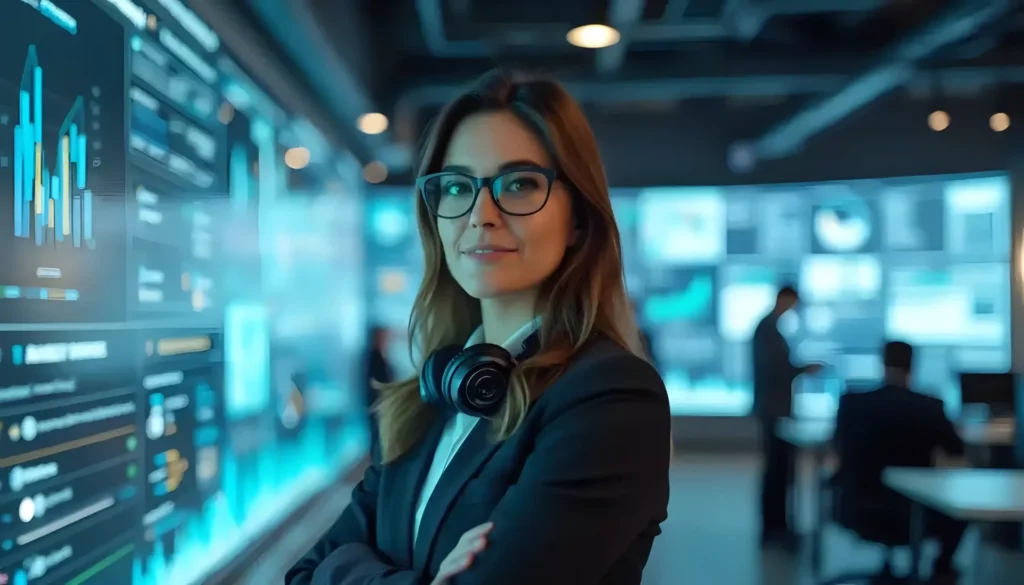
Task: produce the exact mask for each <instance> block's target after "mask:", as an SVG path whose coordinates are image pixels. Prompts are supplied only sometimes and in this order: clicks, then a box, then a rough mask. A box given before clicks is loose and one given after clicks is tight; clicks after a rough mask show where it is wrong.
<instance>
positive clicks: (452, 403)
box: [420, 332, 540, 418]
mask: <svg viewBox="0 0 1024 585" xmlns="http://www.w3.org/2000/svg"><path fill="white" fill-rule="evenodd" d="M539 349H540V334H539V333H538V332H534V333H531V334H530V336H529V337H527V338H526V339H525V340H524V341H523V345H522V351H521V352H520V353H519V354H518V355H517V356H513V355H512V354H511V353H510V352H509V351H508V350H507V349H505V348H504V347H502V346H500V345H495V344H493V343H478V344H475V345H471V346H469V347H466V348H463V347H460V346H457V345H449V346H447V347H442V348H441V349H439V350H437V351H435V352H434V353H432V354H430V356H429V357H428V358H427V361H425V362H423V369H422V370H420V399H422V400H423V402H426V403H427V404H433V405H435V406H440V407H442V408H445V409H448V410H454V411H455V412H461V413H463V414H468V415H470V416H475V417H481V418H488V417H491V416H494V415H495V414H497V412H498V410H499V409H500V408H501V405H502V403H503V402H504V401H505V395H506V394H508V382H509V378H510V377H511V375H512V370H513V369H514V368H515V367H516V365H518V363H519V362H520V361H523V360H525V359H527V358H529V357H530V356H532V355H535V354H536V353H537V351H538V350H539Z"/></svg>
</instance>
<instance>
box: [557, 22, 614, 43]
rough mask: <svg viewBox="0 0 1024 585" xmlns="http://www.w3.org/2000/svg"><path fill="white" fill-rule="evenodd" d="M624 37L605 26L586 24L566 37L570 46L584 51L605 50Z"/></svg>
mask: <svg viewBox="0 0 1024 585" xmlns="http://www.w3.org/2000/svg"><path fill="white" fill-rule="evenodd" d="M621 38H622V35H621V34H619V31H617V30H615V29H614V28H612V27H610V26H606V25H603V24H586V25H583V26H578V27H576V28H574V29H572V30H571V31H569V34H567V35H565V40H567V41H569V44H571V45H575V46H577V47H583V48H584V49H603V48H605V47H610V46H612V45H614V44H615V43H617V42H619V39H621Z"/></svg>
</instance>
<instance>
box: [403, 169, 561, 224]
mask: <svg viewBox="0 0 1024 585" xmlns="http://www.w3.org/2000/svg"><path fill="white" fill-rule="evenodd" d="M474 183H475V181H474V179H473V178H472V177H469V176H467V175H463V174H460V173H442V174H440V175H435V176H433V177H430V178H429V179H427V181H426V182H425V183H424V184H423V191H424V195H425V196H426V200H427V203H428V204H429V205H430V207H431V209H433V210H434V213H436V214H437V215H438V216H439V217H444V218H456V217H462V216H463V215H465V214H467V213H469V211H470V208H471V207H472V206H473V201H474V199H475V197H474V196H475V195H476V186H475V184H474ZM550 187H551V185H550V181H549V180H548V178H547V177H546V176H545V175H544V174H543V173H540V172H537V171H511V172H508V173H505V174H502V175H499V176H497V177H494V180H493V181H492V182H491V190H492V193H493V197H494V200H495V202H496V203H497V204H498V208H499V209H501V210H502V211H504V212H505V213H508V214H510V215H530V214H531V213H536V212H537V211H538V210H540V208H541V207H543V206H544V202H545V201H546V200H547V197H548V190H549V189H550Z"/></svg>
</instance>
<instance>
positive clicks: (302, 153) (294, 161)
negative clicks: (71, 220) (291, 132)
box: [284, 146, 310, 170]
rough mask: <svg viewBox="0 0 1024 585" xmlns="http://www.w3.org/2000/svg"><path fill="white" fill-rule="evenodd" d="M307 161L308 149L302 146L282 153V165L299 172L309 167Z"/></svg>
mask: <svg viewBox="0 0 1024 585" xmlns="http://www.w3.org/2000/svg"><path fill="white" fill-rule="evenodd" d="M309 159H310V155H309V149H308V148H306V147H304V146H296V147H295V148H289V149H288V150H286V151H285V152H284V164H286V165H288V168H290V169H295V170H300V169H304V168H306V167H307V166H308V165H309Z"/></svg>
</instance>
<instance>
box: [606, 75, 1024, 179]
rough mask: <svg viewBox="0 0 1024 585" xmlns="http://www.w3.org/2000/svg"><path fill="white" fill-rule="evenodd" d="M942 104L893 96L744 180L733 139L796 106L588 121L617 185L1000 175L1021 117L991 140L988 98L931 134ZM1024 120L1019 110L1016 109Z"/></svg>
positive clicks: (1022, 131) (966, 103)
mask: <svg viewBox="0 0 1024 585" xmlns="http://www.w3.org/2000/svg"><path fill="white" fill-rule="evenodd" d="M939 106H940V104H937V103H935V102H930V101H926V100H909V99H906V98H905V97H903V96H899V95H893V96H889V97H887V98H885V99H882V100H879V101H878V102H876V103H873V104H871V105H870V106H869V107H867V108H865V109H863V110H860V111H858V112H855V113H853V114H852V115H850V116H849V117H848V118H846V119H845V120H843V121H842V122H840V123H839V124H837V125H836V126H833V127H832V128H829V129H827V130H825V131H824V132H822V133H821V134H819V135H817V136H815V137H814V138H812V139H811V140H810V141H808V142H807V144H806V145H805V147H804V148H803V149H802V151H801V152H799V153H798V154H797V155H795V156H792V157H789V158H785V159H781V160H774V161H772V160H768V161H761V162H759V163H758V164H757V165H756V166H755V168H754V169H753V170H752V171H751V172H749V173H745V174H741V173H735V172H733V171H731V170H730V169H729V166H728V163H727V158H728V157H727V152H728V148H729V145H730V144H732V143H733V142H734V141H735V140H740V139H749V138H751V137H755V136H758V135H760V133H761V132H763V131H765V130H766V129H767V128H768V127H770V125H771V124H772V123H773V122H774V121H775V120H778V119H780V117H782V116H784V115H785V113H787V110H792V109H794V107H793V106H791V105H788V104H782V105H774V106H771V105H766V106H762V107H757V106H751V107H745V108H735V107H734V108H729V107H727V106H723V105H722V104H721V103H719V104H700V105H695V106H694V107H691V108H687V107H685V106H683V107H682V108H680V110H679V111H677V112H674V113H671V114H665V113H661V114H658V113H653V112H652V113H648V114H640V115H632V116H630V117H626V116H623V115H618V116H616V115H610V116H606V115H602V114H600V113H597V112H595V113H592V114H591V118H592V121H593V125H594V128H595V132H597V134H598V137H599V140H600V143H601V146H602V150H603V153H604V159H605V165H606V167H607V171H608V176H609V179H610V180H611V183H612V184H613V185H618V186H626V185H628V186H647V185H719V184H759V183H777V182H790V181H823V180H833V179H855V178H867V177H890V176H905V175H924V174H937V173H959V172H974V171H986V170H995V169H1004V168H1006V167H1007V165H1008V164H1009V163H1008V159H1009V153H1010V152H1011V151H1012V149H1013V148H1014V143H1015V142H1019V139H1018V138H1017V136H1020V135H1024V117H1022V118H1021V119H1020V120H1019V122H1018V124H1019V127H1018V126H1017V125H1014V123H1013V122H1015V121H1016V120H1013V118H1012V116H1013V112H1008V113H1010V115H1011V126H1010V129H1009V130H1007V131H1005V132H1002V133H996V132H993V131H992V130H991V129H990V128H989V124H988V119H989V116H991V115H992V113H993V112H995V111H998V110H1000V109H1002V108H996V107H995V105H994V104H993V103H992V102H991V101H988V100H986V101H980V100H944V101H943V102H941V107H942V109H944V110H945V111H947V112H948V113H949V114H950V117H951V124H950V126H949V128H948V129H946V130H945V131H943V132H934V131H932V130H931V129H929V127H928V124H927V118H928V114H929V113H930V112H931V111H933V110H934V109H936V108H937V107H939ZM1022 114H1024V112H1022Z"/></svg>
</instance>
